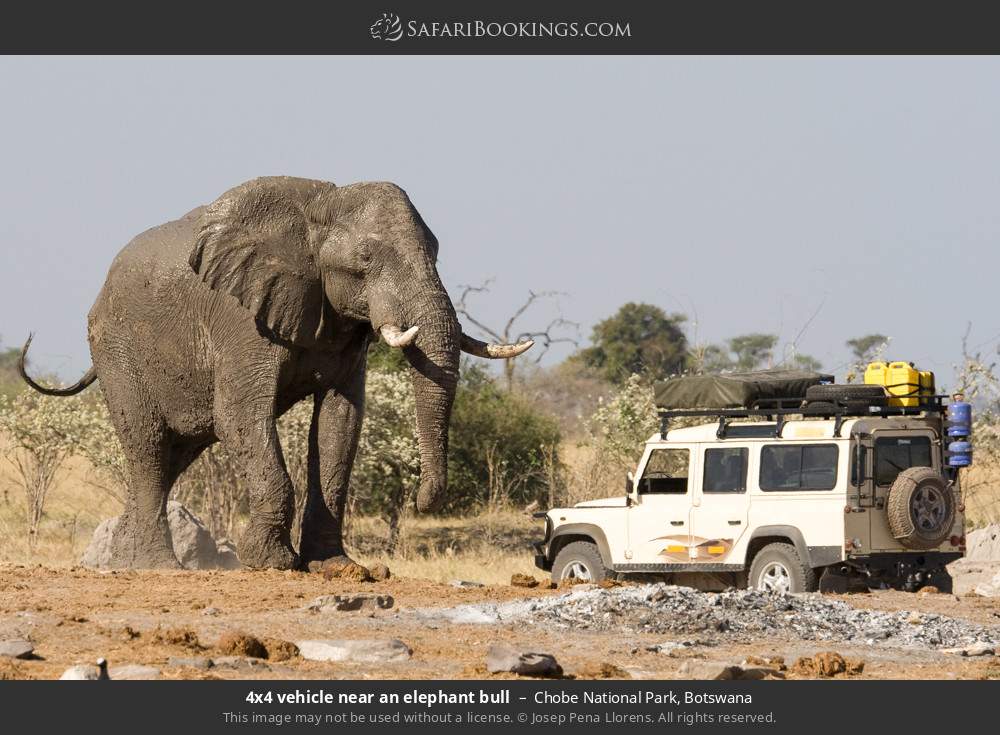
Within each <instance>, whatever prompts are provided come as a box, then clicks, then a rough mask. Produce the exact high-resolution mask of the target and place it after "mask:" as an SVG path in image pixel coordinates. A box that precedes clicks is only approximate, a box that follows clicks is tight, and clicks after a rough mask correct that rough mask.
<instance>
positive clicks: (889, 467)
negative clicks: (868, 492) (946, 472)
mask: <svg viewBox="0 0 1000 735" xmlns="http://www.w3.org/2000/svg"><path fill="white" fill-rule="evenodd" d="M930 466H931V440H930V439H929V438H928V437H926V436H887V437H882V438H880V439H876V440H875V484H877V485H891V484H892V483H894V482H895V481H896V476H897V475H898V474H899V473H900V472H902V471H903V470H905V469H909V468H910V467H930Z"/></svg>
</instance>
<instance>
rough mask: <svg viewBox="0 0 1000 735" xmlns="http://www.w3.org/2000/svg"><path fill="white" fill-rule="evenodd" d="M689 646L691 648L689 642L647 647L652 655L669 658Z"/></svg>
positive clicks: (667, 642)
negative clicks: (657, 654)
mask: <svg viewBox="0 0 1000 735" xmlns="http://www.w3.org/2000/svg"><path fill="white" fill-rule="evenodd" d="M689 646H691V643H690V642H689V641H663V643H654V644H653V645H651V646H646V650H647V651H649V652H650V653H663V654H666V655H667V656H673V655H674V654H675V653H676V652H677V651H681V650H683V649H685V648H688V647H689Z"/></svg>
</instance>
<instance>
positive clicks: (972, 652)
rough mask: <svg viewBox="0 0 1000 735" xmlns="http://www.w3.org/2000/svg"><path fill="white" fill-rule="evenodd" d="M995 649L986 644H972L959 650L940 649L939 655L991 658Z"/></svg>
mask: <svg viewBox="0 0 1000 735" xmlns="http://www.w3.org/2000/svg"><path fill="white" fill-rule="evenodd" d="M995 650H996V649H995V648H994V647H993V646H991V645H989V644H988V643H973V644H972V645H971V646H964V647H961V648H942V649H941V653H951V654H957V655H959V656H992V655H993V653H994V651H995Z"/></svg>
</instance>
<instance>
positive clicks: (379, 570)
mask: <svg viewBox="0 0 1000 735" xmlns="http://www.w3.org/2000/svg"><path fill="white" fill-rule="evenodd" d="M368 573H369V574H370V575H371V577H372V579H374V580H375V581H376V582H385V581H386V580H387V579H389V577H391V576H392V572H390V571H389V567H387V566H386V565H385V564H372V565H371V566H370V567H368Z"/></svg>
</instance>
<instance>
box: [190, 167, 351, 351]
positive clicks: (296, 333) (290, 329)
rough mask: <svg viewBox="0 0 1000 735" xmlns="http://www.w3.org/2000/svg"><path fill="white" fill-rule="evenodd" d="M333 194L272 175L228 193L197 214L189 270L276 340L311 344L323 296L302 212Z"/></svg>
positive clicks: (317, 185) (328, 187) (309, 183)
mask: <svg viewBox="0 0 1000 735" xmlns="http://www.w3.org/2000/svg"><path fill="white" fill-rule="evenodd" d="M333 189H334V186H333V184H327V183H324V182H318V181H306V180H303V179H291V178H286V177H272V178H266V179H255V180H254V181H250V182H247V183H246V184H242V185H240V186H238V187H236V188H234V189H231V190H229V191H228V192H226V193H225V194H223V195H222V196H221V197H219V198H218V199H217V200H216V201H215V202H213V203H212V204H211V205H210V206H209V207H208V208H207V209H206V210H205V211H204V213H203V214H202V215H201V222H200V229H199V233H198V237H197V240H196V242H195V246H194V250H193V251H192V252H191V257H190V259H189V262H190V264H191V267H192V268H193V269H194V271H195V273H197V274H198V275H199V276H201V279H202V280H203V281H204V282H205V283H206V284H208V285H209V286H210V287H211V288H213V289H216V290H219V291H224V292H225V293H228V294H231V295H232V296H235V297H236V298H237V299H239V302H240V303H241V304H242V305H243V306H245V307H246V308H247V309H249V310H250V311H251V312H252V313H253V314H254V317H255V318H256V320H257V322H258V324H260V325H261V326H263V327H265V328H266V329H267V330H269V331H270V332H272V333H273V334H274V335H275V336H277V337H279V338H280V339H283V340H287V341H289V342H292V343H295V344H298V345H303V346H308V345H311V344H313V343H314V342H315V340H316V338H317V336H318V334H319V331H320V328H321V325H322V318H323V302H324V297H323V287H322V279H321V275H320V270H319V265H318V263H317V253H316V249H315V244H314V243H315V240H316V238H314V237H312V236H311V234H312V233H311V232H310V230H311V224H312V223H311V222H310V219H309V218H308V217H307V216H306V207H307V206H308V205H309V204H310V203H311V202H313V201H314V200H315V199H316V198H317V197H323V196H324V195H329V194H332V190H333Z"/></svg>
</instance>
